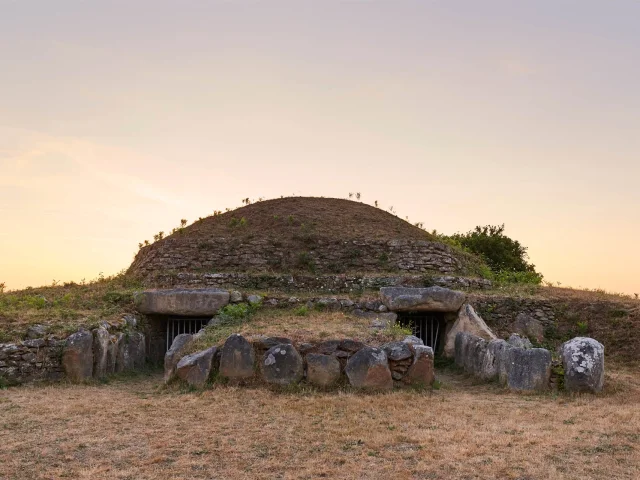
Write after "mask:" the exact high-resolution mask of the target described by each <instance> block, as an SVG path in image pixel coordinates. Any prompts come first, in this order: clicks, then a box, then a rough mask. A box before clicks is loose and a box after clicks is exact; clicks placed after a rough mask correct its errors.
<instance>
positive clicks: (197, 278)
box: [148, 272, 492, 294]
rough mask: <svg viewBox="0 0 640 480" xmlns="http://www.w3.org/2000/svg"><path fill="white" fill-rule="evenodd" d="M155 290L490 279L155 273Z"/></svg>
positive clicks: (471, 285) (457, 284) (459, 284)
mask: <svg viewBox="0 0 640 480" xmlns="http://www.w3.org/2000/svg"><path fill="white" fill-rule="evenodd" d="M148 284H149V286H152V287H155V288H206V287H218V288H232V289H233V288H237V289H241V290H265V291H270V290H277V291H281V292H325V293H334V294H335V293H350V292H361V291H365V290H379V289H380V288H382V287H396V286H404V287H430V286H439V287H446V288H455V289H465V290H466V289H487V288H491V286H492V283H491V281H490V280H486V279H484V278H475V277H458V276H452V275H435V276H431V275H424V274H423V275H416V274H404V275H375V276H374V275H352V274H341V275H330V274H323V275H320V274H318V275H310V274H274V273H263V274H251V273H187V272H184V273H166V272H163V273H158V274H157V275H155V276H154V277H153V278H151V279H149V280H148Z"/></svg>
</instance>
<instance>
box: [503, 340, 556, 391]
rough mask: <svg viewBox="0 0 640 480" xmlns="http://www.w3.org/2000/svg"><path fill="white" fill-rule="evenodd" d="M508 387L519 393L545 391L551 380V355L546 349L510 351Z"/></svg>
mask: <svg viewBox="0 0 640 480" xmlns="http://www.w3.org/2000/svg"><path fill="white" fill-rule="evenodd" d="M508 355H509V362H508V365H507V386H508V387H509V388H510V389H511V390H517V391H544V390H547V389H548V388H549V380H550V378H551V353H550V352H549V351H548V350H545V349H544V348H530V349H523V348H516V347H512V348H510V349H508Z"/></svg>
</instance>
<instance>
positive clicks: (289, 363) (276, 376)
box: [262, 343, 304, 385]
mask: <svg viewBox="0 0 640 480" xmlns="http://www.w3.org/2000/svg"><path fill="white" fill-rule="evenodd" d="M303 375H304V362H303V360H302V357H301V356H300V354H299V353H298V351H297V350H296V349H295V348H294V347H293V345H291V344H290V343H282V344H280V345H277V346H275V347H272V348H270V349H269V350H267V352H266V353H265V354H264V357H263V358H262V378H264V380H265V381H266V382H267V383H272V384H275V385H290V384H292V383H298V382H299V381H300V380H302V377H303Z"/></svg>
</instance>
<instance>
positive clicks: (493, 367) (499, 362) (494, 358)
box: [478, 339, 511, 384]
mask: <svg viewBox="0 0 640 480" xmlns="http://www.w3.org/2000/svg"><path fill="white" fill-rule="evenodd" d="M509 348H511V347H510V345H509V344H508V343H507V342H506V341H505V340H502V339H499V340H491V341H490V342H489V343H488V344H487V349H486V351H485V356H484V359H483V361H482V365H481V366H480V371H479V375H478V376H479V377H480V378H482V379H483V380H488V381H491V380H498V381H499V382H501V383H502V384H505V383H506V382H507V361H508V357H507V353H506V352H507V350H508V349H509Z"/></svg>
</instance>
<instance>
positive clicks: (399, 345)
mask: <svg viewBox="0 0 640 480" xmlns="http://www.w3.org/2000/svg"><path fill="white" fill-rule="evenodd" d="M381 348H382V349H383V350H384V353H385V354H386V355H387V358H388V359H389V360H393V361H395V362H397V361H400V360H406V359H407V358H411V356H412V355H413V354H412V352H411V348H409V344H408V343H405V342H389V343H385V344H384V345H382V347H381Z"/></svg>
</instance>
